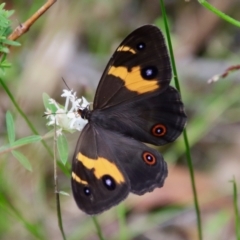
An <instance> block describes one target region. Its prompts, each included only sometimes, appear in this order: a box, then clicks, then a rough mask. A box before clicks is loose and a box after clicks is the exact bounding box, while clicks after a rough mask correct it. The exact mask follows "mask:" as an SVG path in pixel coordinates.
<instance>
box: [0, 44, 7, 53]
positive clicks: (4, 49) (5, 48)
mask: <svg viewBox="0 0 240 240" xmlns="http://www.w3.org/2000/svg"><path fill="white" fill-rule="evenodd" d="M0 52H2V53H9V49H8V48H7V47H3V46H2V47H1V48H0Z"/></svg>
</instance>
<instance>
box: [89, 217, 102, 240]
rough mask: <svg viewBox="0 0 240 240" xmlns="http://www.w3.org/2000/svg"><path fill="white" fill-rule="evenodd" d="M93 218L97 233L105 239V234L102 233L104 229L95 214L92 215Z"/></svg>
mask: <svg viewBox="0 0 240 240" xmlns="http://www.w3.org/2000/svg"><path fill="white" fill-rule="evenodd" d="M92 220H93V223H94V225H95V227H96V229H97V235H98V237H99V239H100V240H104V237H103V234H102V230H101V227H100V225H99V223H98V220H97V218H96V217H95V216H92Z"/></svg>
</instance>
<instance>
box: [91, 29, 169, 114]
mask: <svg viewBox="0 0 240 240" xmlns="http://www.w3.org/2000/svg"><path fill="white" fill-rule="evenodd" d="M170 80H171V66H170V60H169V56H168V52H167V47H166V45H165V41H164V37H163V34H162V33H161V31H160V30H159V29H158V28H157V27H155V26H153V25H145V26H142V27H140V28H138V29H136V30H135V31H133V32H132V33H131V34H130V35H128V36H127V37H126V38H125V40H123V42H122V43H121V44H120V45H119V47H118V48H117V50H116V51H115V53H114V54H113V56H112V57H111V59H110V61H109V63H108V65H107V67H106V69H105V71H104V73H103V75H102V77H101V80H100V83H99V85H98V88H97V91H96V95H95V99H94V103H93V108H94V109H99V108H106V107H110V106H114V105H117V104H119V103H122V102H125V101H128V100H133V98H134V99H136V98H138V97H139V96H141V97H144V96H149V94H151V93H153V94H154V93H159V92H162V91H164V90H165V89H166V87H167V86H168V85H169V82H170Z"/></svg>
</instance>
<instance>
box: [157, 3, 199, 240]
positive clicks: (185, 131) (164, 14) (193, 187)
mask: <svg viewBox="0 0 240 240" xmlns="http://www.w3.org/2000/svg"><path fill="white" fill-rule="evenodd" d="M163 1H164V0H160V6H161V8H162V14H163V19H164V25H165V29H166V35H167V42H168V46H169V51H170V56H171V61H172V68H173V74H174V82H175V86H176V88H177V89H178V91H179V92H181V89H180V84H179V81H178V74H177V68H176V64H175V60H174V54H173V48H172V42H171V37H170V32H169V27H168V21H167V14H166V10H165V6H164V2H163ZM183 138H184V142H185V147H186V157H187V163H188V168H189V173H190V178H191V185H192V191H193V196H194V205H195V210H196V215H197V227H198V238H199V240H202V224H201V214H200V208H199V204H198V197H197V190H196V185H195V177H194V169H193V164H192V157H191V152H190V147H189V141H188V136H187V130H186V129H184V131H183Z"/></svg>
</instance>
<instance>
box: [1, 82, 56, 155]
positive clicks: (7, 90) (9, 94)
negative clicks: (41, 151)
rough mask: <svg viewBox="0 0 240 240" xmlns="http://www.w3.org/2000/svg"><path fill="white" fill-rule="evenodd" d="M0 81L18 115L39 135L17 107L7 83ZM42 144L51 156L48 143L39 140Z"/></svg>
mask: <svg viewBox="0 0 240 240" xmlns="http://www.w3.org/2000/svg"><path fill="white" fill-rule="evenodd" d="M0 83H1V84H2V87H3V89H4V90H5V92H6V93H7V95H8V96H9V98H10V99H11V101H12V103H13V105H14V106H15V108H16V109H17V110H18V112H19V113H20V115H21V116H22V118H23V119H24V120H25V121H26V123H27V125H28V126H29V128H30V129H31V130H32V132H33V133H34V134H36V135H39V133H38V131H37V130H36V129H35V127H34V126H33V124H32V123H31V122H30V120H29V119H28V117H27V116H26V115H25V113H24V112H23V111H22V109H21V108H20V107H19V105H18V104H17V102H16V101H15V99H14V97H13V95H12V94H11V92H10V91H9V89H8V87H7V85H6V84H5V83H4V81H3V80H2V79H1V78H0ZM41 142H42V144H43V146H44V147H45V149H46V150H47V151H48V153H49V154H50V155H51V157H53V153H52V151H51V149H50V148H49V147H48V145H47V144H46V142H45V141H44V140H42V141H41Z"/></svg>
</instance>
